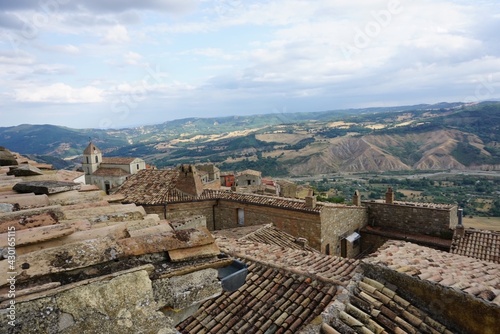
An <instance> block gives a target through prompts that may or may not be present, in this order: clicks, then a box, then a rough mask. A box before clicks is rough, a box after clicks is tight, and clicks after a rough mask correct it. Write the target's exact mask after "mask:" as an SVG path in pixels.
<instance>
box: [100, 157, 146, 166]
mask: <svg viewBox="0 0 500 334" xmlns="http://www.w3.org/2000/svg"><path fill="white" fill-rule="evenodd" d="M136 159H138V158H129V157H103V158H102V163H103V164H108V165H130V164H131V163H133V162H134V161H135V160H136Z"/></svg>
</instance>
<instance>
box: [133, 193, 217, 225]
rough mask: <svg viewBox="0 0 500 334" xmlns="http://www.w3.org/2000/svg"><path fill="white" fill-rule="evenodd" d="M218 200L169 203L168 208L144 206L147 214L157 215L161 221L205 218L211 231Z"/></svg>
mask: <svg viewBox="0 0 500 334" xmlns="http://www.w3.org/2000/svg"><path fill="white" fill-rule="evenodd" d="M216 203H217V201H216V200H213V201H212V200H210V201H199V202H189V203H169V204H167V207H166V210H167V211H166V217H165V207H164V206H163V205H149V206H143V207H144V209H145V211H146V213H148V214H150V213H153V214H157V215H158V216H159V217H160V218H161V219H168V220H179V219H184V218H186V217H191V216H203V217H205V219H206V223H207V228H208V229H209V230H211V231H213V230H214V215H213V212H214V205H216Z"/></svg>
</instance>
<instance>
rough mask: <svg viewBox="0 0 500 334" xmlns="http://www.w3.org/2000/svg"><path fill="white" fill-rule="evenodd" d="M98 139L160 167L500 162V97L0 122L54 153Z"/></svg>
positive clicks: (306, 168)
mask: <svg viewBox="0 0 500 334" xmlns="http://www.w3.org/2000/svg"><path fill="white" fill-rule="evenodd" d="M89 138H90V139H91V140H92V141H93V142H95V143H96V144H97V145H98V146H99V147H100V148H101V149H103V151H104V152H105V154H106V155H107V156H140V157H143V158H145V159H146V161H147V162H149V163H152V164H154V165H156V166H158V167H159V168H162V167H167V166H175V165H177V164H179V163H186V162H206V161H211V162H214V163H216V164H218V165H219V166H220V167H221V168H222V169H225V170H240V169H246V168H253V169H257V170H261V171H263V172H264V174H265V175H266V174H267V175H271V176H272V175H294V176H297V175H317V174H326V173H335V172H360V171H388V170H412V169H425V170H427V169H488V170H500V103H499V102H483V103H479V104H473V105H472V104H469V105H466V104H463V103H440V104H438V105H417V106H404V107H392V108H368V109H354V110H337V111H324V112H311V113H287V114H278V113H273V114H267V115H253V116H232V117H218V118H189V119H181V120H175V121H170V122H165V123H162V124H158V125H152V126H143V127H137V128H129V129H114V130H96V129H83V130H82V129H70V128H64V127H58V126H53V125H20V126H17V127H6V128H0V145H1V146H5V147H7V148H9V149H10V150H12V151H17V152H20V153H22V154H36V155H39V156H46V157H50V158H51V159H63V158H66V159H68V158H70V157H73V158H75V156H78V155H79V154H81V152H82V150H83V149H84V147H85V146H86V145H87V143H88V141H89ZM73 161H76V162H78V158H76V159H74V160H73ZM71 167H73V165H72V166H68V168H71Z"/></svg>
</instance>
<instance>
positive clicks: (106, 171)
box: [92, 167, 130, 176]
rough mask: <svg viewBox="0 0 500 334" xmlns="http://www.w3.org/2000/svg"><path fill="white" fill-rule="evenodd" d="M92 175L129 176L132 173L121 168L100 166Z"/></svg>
mask: <svg viewBox="0 0 500 334" xmlns="http://www.w3.org/2000/svg"><path fill="white" fill-rule="evenodd" d="M92 175H95V176H128V175H130V174H129V173H127V172H126V171H124V170H123V169H121V168H102V167H101V168H98V169H97V170H96V171H95V172H94V173H92Z"/></svg>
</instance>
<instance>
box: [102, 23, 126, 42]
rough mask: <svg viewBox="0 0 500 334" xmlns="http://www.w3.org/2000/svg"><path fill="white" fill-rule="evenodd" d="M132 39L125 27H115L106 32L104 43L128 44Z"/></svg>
mask: <svg viewBox="0 0 500 334" xmlns="http://www.w3.org/2000/svg"><path fill="white" fill-rule="evenodd" d="M129 41H130V37H129V35H128V30H127V28H126V27H125V26H123V25H119V24H117V25H115V26H113V27H111V28H109V30H108V31H107V32H106V34H105V36H104V38H103V39H102V42H103V43H105V44H122V43H128V42H129Z"/></svg>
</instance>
